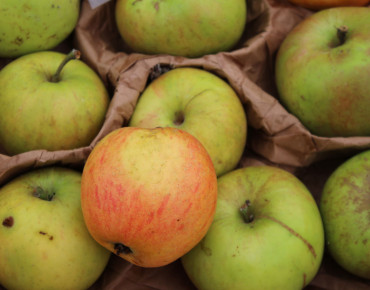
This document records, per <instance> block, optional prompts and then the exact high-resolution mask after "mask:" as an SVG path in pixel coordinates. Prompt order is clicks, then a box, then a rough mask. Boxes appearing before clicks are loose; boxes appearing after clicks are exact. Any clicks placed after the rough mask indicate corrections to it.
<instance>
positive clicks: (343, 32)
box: [337, 25, 348, 45]
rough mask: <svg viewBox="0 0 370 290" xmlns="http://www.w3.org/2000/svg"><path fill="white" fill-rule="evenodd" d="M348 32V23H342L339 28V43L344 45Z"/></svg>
mask: <svg viewBox="0 0 370 290" xmlns="http://www.w3.org/2000/svg"><path fill="white" fill-rule="evenodd" d="M347 32H348V27H347V26H346V25H341V26H339V27H338V28H337V37H338V40H339V45H342V44H343V43H344V42H345V41H346V35H347Z"/></svg>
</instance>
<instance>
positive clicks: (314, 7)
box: [289, 0, 370, 10]
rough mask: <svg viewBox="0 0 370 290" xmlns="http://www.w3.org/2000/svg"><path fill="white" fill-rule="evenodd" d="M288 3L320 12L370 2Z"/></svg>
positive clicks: (315, 0) (325, 0)
mask: <svg viewBox="0 0 370 290" xmlns="http://www.w3.org/2000/svg"><path fill="white" fill-rule="evenodd" d="M289 2H291V3H293V4H296V5H298V6H301V7H304V8H307V9H311V10H322V9H328V8H333V7H343V6H365V5H367V4H369V3H370V0H289Z"/></svg>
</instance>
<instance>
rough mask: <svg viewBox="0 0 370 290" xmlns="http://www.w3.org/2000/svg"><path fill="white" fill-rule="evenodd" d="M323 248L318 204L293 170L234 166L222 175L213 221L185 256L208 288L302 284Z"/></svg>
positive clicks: (194, 276)
mask: <svg viewBox="0 0 370 290" xmlns="http://www.w3.org/2000/svg"><path fill="white" fill-rule="evenodd" d="M323 251H324V231H323V225H322V221H321V217H320V212H319V209H318V206H317V204H316V202H315V200H314V198H313V197H312V195H311V193H310V192H309V191H308V189H307V188H306V187H305V185H304V184H303V183H302V182H301V181H299V180H298V179H297V178H296V177H295V176H294V175H292V174H291V173H289V172H287V171H284V170H282V169H279V168H275V167H270V166H252V167H245V168H239V169H236V170H233V171H231V172H229V173H227V174H225V175H223V176H221V177H220V178H219V179H218V200H217V208H216V214H215V216H214V221H213V223H212V225H211V227H210V228H209V230H208V232H207V234H206V236H205V237H204V238H203V239H202V241H201V242H200V243H199V244H198V245H197V246H195V247H194V248H193V249H192V250H191V251H190V252H188V253H187V254H185V255H184V256H183V257H182V259H181V260H182V263H183V266H184V269H185V271H186V273H187V274H188V276H189V278H190V279H191V280H192V281H193V283H194V285H195V286H196V287H197V288H198V289H201V290H204V289H212V290H218V289H224V290H229V289H233V290H238V289H249V290H252V289H255V290H261V289H264V290H268V289H274V290H276V289H284V290H288V289H302V288H304V287H305V286H306V285H307V284H309V283H310V281H311V280H312V279H313V277H314V276H315V275H316V273H317V271H318V269H319V267H320V264H321V260H322V256H323Z"/></svg>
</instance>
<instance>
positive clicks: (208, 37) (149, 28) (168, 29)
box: [115, 0, 247, 57]
mask: <svg viewBox="0 0 370 290" xmlns="http://www.w3.org/2000/svg"><path fill="white" fill-rule="evenodd" d="M246 3H247V1H245V0H219V1H212V0H203V1H198V0H187V1H182V0H172V1H161V0H158V1H141V0H118V1H117V2H116V7H115V19H116V24H117V28H118V31H119V33H120V35H121V36H122V38H123V40H124V41H125V43H126V44H127V45H128V46H129V47H131V49H132V50H133V51H135V52H140V53H146V54H171V55H180V56H185V57H201V56H203V55H205V54H211V53H217V52H220V51H227V50H230V49H232V48H233V47H234V46H235V45H236V43H237V42H238V40H239V39H240V38H241V36H242V33H243V31H244V27H245V24H246V19H247V4H246Z"/></svg>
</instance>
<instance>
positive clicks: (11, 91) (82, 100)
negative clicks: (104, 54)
mask: <svg viewBox="0 0 370 290" xmlns="http://www.w3.org/2000/svg"><path fill="white" fill-rule="evenodd" d="M74 57H79V52H78V51H76V50H73V51H72V52H71V53H70V54H68V55H67V56H66V55H64V54H62V53H58V52H52V51H43V52H35V53H31V54H28V55H24V56H22V57H19V58H17V59H16V60H13V61H12V62H11V63H9V64H8V65H6V66H5V67H4V68H3V69H2V70H1V71H0V87H1V90H0V144H1V145H2V147H3V148H4V150H5V151H6V153H7V154H9V155H15V154H19V153H22V152H26V151H31V150H36V149H46V150H50V151H55V150H67V149H74V148H78V147H83V146H88V145H89V144H90V143H91V141H92V140H93V138H95V136H96V135H97V133H98V132H99V130H100V129H101V126H102V125H103V122H104V119H105V113H106V111H107V108H108V105H109V96H108V92H107V90H106V88H105V86H104V84H103V82H102V81H101V79H100V78H99V76H98V75H97V74H96V73H95V72H94V71H93V70H92V69H91V68H90V67H89V66H87V65H86V64H85V63H83V62H82V61H80V60H71V61H69V62H68V63H67V61H68V60H69V59H71V58H74ZM66 63H67V64H66Z"/></svg>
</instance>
